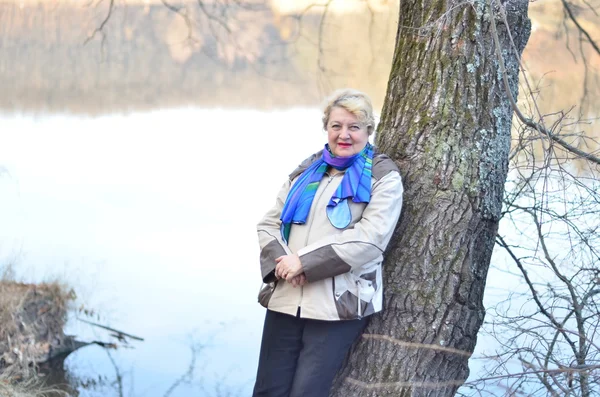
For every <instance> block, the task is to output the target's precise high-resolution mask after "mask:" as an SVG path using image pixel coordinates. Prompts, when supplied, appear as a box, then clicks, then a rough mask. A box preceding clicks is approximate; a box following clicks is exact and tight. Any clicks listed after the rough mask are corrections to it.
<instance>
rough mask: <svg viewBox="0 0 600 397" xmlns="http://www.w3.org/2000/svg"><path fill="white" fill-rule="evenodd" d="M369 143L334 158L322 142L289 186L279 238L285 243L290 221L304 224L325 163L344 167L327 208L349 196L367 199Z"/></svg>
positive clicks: (369, 167)
mask: <svg viewBox="0 0 600 397" xmlns="http://www.w3.org/2000/svg"><path fill="white" fill-rule="evenodd" d="M373 151H374V150H373V146H372V145H371V144H370V143H367V145H366V146H365V148H364V149H363V150H362V151H361V152H360V153H357V154H355V155H354V156H350V157H335V156H334V155H333V154H332V153H331V152H330V151H329V145H328V144H326V145H325V149H324V150H323V155H322V156H321V158H320V159H318V160H317V161H315V162H314V163H312V164H311V165H310V167H308V168H307V169H306V170H304V172H303V173H302V174H301V175H300V177H299V178H298V181H296V183H295V184H294V185H293V186H292V188H291V189H290V192H289V193H288V196H287V198H286V200H285V204H284V206H283V211H282V212H281V237H282V238H283V240H284V241H285V242H286V244H287V241H288V238H289V236H290V230H291V228H292V224H293V223H295V224H304V223H306V218H307V217H308V213H309V212H310V207H311V205H312V202H313V199H314V198H315V194H316V193H317V188H318V187H319V183H320V182H321V179H323V175H324V174H325V171H327V166H332V167H334V168H335V169H337V170H340V171H342V170H346V173H345V174H344V177H343V179H342V182H341V183H340V184H339V186H338V188H337V190H336V191H335V193H334V194H333V196H331V199H330V200H329V203H328V204H327V206H328V207H335V206H336V205H338V203H340V202H341V201H342V200H344V199H347V198H350V197H352V201H354V202H355V203H368V202H369V201H370V200H371V168H372V166H373Z"/></svg>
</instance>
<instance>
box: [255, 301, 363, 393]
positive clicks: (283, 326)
mask: <svg viewBox="0 0 600 397" xmlns="http://www.w3.org/2000/svg"><path fill="white" fill-rule="evenodd" d="M367 321H368V320H367V318H363V319H361V320H349V321H320V320H309V319H302V318H299V317H294V316H290V315H287V314H283V313H278V312H274V311H271V310H267V315H266V317H265V325H264V329H263V335H262V344H261V347H260V358H259V362H258V374H257V376H256V384H255V385H254V394H253V396H254V397H259V396H260V397H300V396H306V397H321V396H322V397H328V396H329V389H330V388H331V383H332V382H333V378H334V377H335V374H336V373H337V371H338V369H339V368H340V366H341V365H342V362H343V361H344V358H345V357H346V354H347V353H348V350H349V349H350V346H352V343H353V342H354V341H355V340H356V338H357V337H358V336H360V335H361V333H362V331H363V329H364V328H365V326H366V325H367Z"/></svg>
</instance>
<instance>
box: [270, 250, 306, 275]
mask: <svg viewBox="0 0 600 397" xmlns="http://www.w3.org/2000/svg"><path fill="white" fill-rule="evenodd" d="M275 262H277V266H275V276H276V277H277V278H283V279H285V280H286V281H291V280H292V279H293V278H294V277H296V276H297V275H299V274H301V273H303V272H304V269H302V263H300V257H299V256H298V255H297V254H292V255H283V256H280V257H279V258H277V259H275Z"/></svg>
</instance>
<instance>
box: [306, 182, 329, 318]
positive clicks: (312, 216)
mask: <svg viewBox="0 0 600 397" xmlns="http://www.w3.org/2000/svg"><path fill="white" fill-rule="evenodd" d="M328 175H329V174H328ZM336 175H338V174H336ZM334 177H335V175H331V176H330V177H329V180H328V181H327V185H325V187H324V188H323V190H321V193H320V194H319V197H317V201H313V206H314V207H315V208H316V204H318V203H319V201H321V197H322V196H323V192H324V191H325V190H327V186H329V184H330V183H331V181H332V180H333V178H334ZM311 208H312V207H311ZM314 217H315V211H310V213H309V216H308V220H309V222H308V230H307V231H306V238H305V239H304V246H305V247H306V246H307V245H308V236H310V229H312V222H313V219H314ZM334 292H335V291H334ZM303 297H304V287H300V302H298V308H301V307H302V298H303ZM300 310H302V309H300Z"/></svg>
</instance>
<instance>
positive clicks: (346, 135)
mask: <svg viewBox="0 0 600 397" xmlns="http://www.w3.org/2000/svg"><path fill="white" fill-rule="evenodd" d="M340 136H341V137H342V138H343V139H347V138H350V130H349V129H348V128H343V129H342V133H341V134H340Z"/></svg>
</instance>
